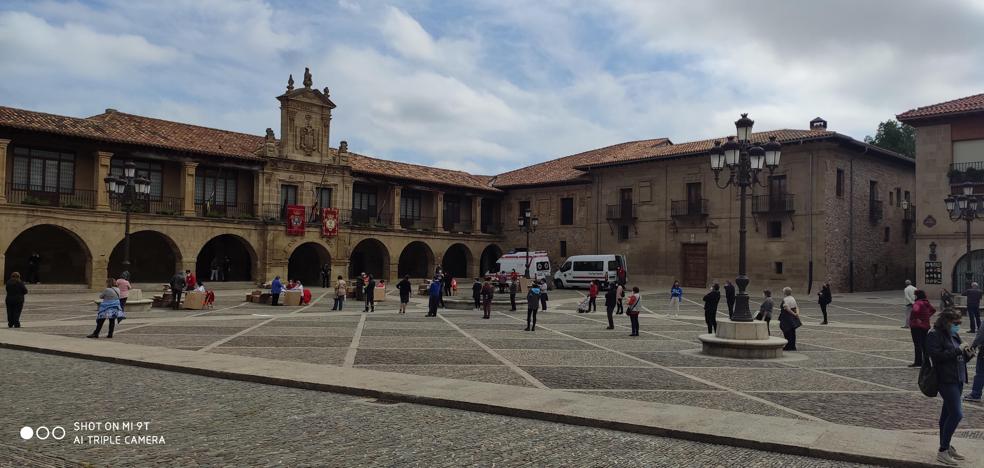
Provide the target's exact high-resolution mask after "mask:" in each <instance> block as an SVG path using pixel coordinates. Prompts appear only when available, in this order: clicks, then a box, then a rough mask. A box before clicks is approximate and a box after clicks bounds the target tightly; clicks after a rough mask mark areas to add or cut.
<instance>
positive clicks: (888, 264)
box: [495, 118, 914, 291]
mask: <svg viewBox="0 0 984 468" xmlns="http://www.w3.org/2000/svg"><path fill="white" fill-rule="evenodd" d="M771 136H775V137H777V139H778V141H779V142H781V143H782V144H783V153H782V160H781V164H780V166H779V168H778V169H777V170H776V172H775V173H774V174H772V175H769V174H768V173H767V171H766V172H763V173H762V174H760V180H761V182H762V183H763V184H764V185H765V187H756V188H755V189H753V190H752V196H751V198H750V200H749V202H750V203H749V205H750V206H749V208H748V210H749V211H748V212H749V216H750V217H749V224H748V231H749V234H748V249H749V250H748V273H749V276H750V277H752V278H753V280H755V281H757V284H754V285H753V287H762V286H766V285H767V286H771V287H776V286H785V285H788V286H793V287H796V288H802V289H801V290H803V289H806V288H807V286H808V285H811V286H812V288H813V289H814V290H815V289H816V286H817V284H818V283H819V282H822V281H825V280H829V281H830V282H831V285H832V286H833V287H834V288H835V290H839V291H852V290H872V289H882V288H885V287H888V286H889V285H894V284H900V283H901V282H902V281H904V279H905V278H906V277H910V276H912V275H913V273H914V272H913V269H914V266H913V262H914V259H913V251H914V249H913V245H912V233H913V223H912V221H913V218H912V209H911V205H909V204H906V206H910V208H909V209H903V204H905V201H906V200H911V193H912V191H913V187H914V177H913V161H912V159H911V158H907V157H905V156H902V155H899V154H896V153H893V152H891V151H886V150H884V149H881V148H877V147H874V146H871V145H868V144H865V143H863V142H860V141H857V140H855V139H853V138H850V137H848V136H845V135H842V134H839V133H836V132H833V131H829V130H827V122H825V121H823V120H822V119H819V118H818V119H814V121H812V122H810V129H809V130H775V131H768V132H761V133H756V134H755V135H754V136H753V141H758V142H765V141H767V140H768V138H769V137H771ZM719 140H724V138H719ZM713 142H714V139H708V140H701V141H693V142H685V143H679V144H676V143H673V142H671V141H670V140H668V139H665V138H661V139H654V140H643V141H636V142H629V143H622V144H619V145H614V146H610V147H606V148H600V149H596V150H592V151H588V152H584V153H579V154H576V155H572V156H567V157H564V158H560V159H556V160H553V161H548V162H546V163H542V164H538V165H534V166H530V167H526V168H522V169H519V170H516V171H512V172H508V173H505V174H501V175H499V176H497V177H496V180H495V186H496V187H497V188H500V189H503V190H505V191H506V195H505V201H504V207H505V208H504V210H503V217H504V218H505V219H515V218H516V217H518V214H519V212H520V210H521V209H522V208H523V207H526V206H530V207H532V209H533V213H534V214H536V215H538V216H539V220H540V223H539V227H538V229H537V231H536V233H535V235H534V238H535V240H536V242H535V244H534V246H533V248H535V249H537V250H547V251H548V252H549V254H550V256H551V259H552V261H554V263H559V262H560V261H562V260H563V258H564V257H566V256H568V255H573V254H578V253H621V254H625V255H626V256H627V257H628V262H629V272H630V275H632V276H633V277H635V278H639V279H641V280H643V281H645V282H655V283H657V284H663V285H669V284H670V283H671V282H672V281H673V280H674V279H677V280H680V281H681V282H682V283H683V284H684V285H685V286H689V287H700V288H703V287H705V286H706V285H707V284H709V283H711V282H714V281H721V282H723V281H724V280H725V279H731V278H733V277H734V276H735V272H736V270H737V258H738V224H739V221H738V207H739V203H738V195H737V193H738V192H737V189H736V188H728V189H726V190H721V189H718V188H717V187H716V186H715V183H716V182H715V178H714V174H713V171H711V169H710V165H709V159H708V157H707V156H708V150H709V149H710V148H711V146H712V144H713ZM727 177H728V174H727V171H725V172H724V173H723V174H722V178H721V180H720V182H721V183H724V182H725V181H726V180H727ZM506 226H507V229H506V231H505V233H506V238H507V241H506V243H505V244H506V245H507V246H508V247H509V248H516V247H521V246H523V245H524V242H525V237H524V236H523V234H522V232H521V231H520V230H519V229H518V228H517V227H515V226H514V224H513V223H510V224H507V225H506ZM640 277H641V278H640Z"/></svg>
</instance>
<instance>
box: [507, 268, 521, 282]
mask: <svg viewBox="0 0 984 468" xmlns="http://www.w3.org/2000/svg"><path fill="white" fill-rule="evenodd" d="M509 281H512V282H514V283H515V282H516V281H519V273H516V269H515V268H513V269H512V271H511V272H510V273H509Z"/></svg>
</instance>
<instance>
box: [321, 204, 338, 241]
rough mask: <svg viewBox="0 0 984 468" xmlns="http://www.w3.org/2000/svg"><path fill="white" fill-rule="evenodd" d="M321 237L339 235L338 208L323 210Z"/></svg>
mask: <svg viewBox="0 0 984 468" xmlns="http://www.w3.org/2000/svg"><path fill="white" fill-rule="evenodd" d="M321 235H322V236H323V237H335V236H336V235H338V208H322V209H321Z"/></svg>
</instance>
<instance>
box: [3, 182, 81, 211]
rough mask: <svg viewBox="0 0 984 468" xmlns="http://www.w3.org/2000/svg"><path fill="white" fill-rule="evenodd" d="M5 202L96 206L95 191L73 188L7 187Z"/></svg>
mask: <svg viewBox="0 0 984 468" xmlns="http://www.w3.org/2000/svg"><path fill="white" fill-rule="evenodd" d="M7 203H10V204H21V205H31V206H47V207H52V208H73V209H84V210H91V209H93V208H95V206H96V191H95V190H81V189H75V190H71V191H61V192H58V191H46V190H43V187H35V186H31V187H23V188H14V187H10V186H8V187H7Z"/></svg>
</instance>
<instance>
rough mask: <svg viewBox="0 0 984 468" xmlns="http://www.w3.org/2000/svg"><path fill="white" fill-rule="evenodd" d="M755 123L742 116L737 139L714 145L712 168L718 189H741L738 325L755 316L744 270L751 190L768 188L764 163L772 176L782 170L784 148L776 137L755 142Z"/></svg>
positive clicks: (735, 319) (738, 121) (737, 125)
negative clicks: (725, 175)
mask: <svg viewBox="0 0 984 468" xmlns="http://www.w3.org/2000/svg"><path fill="white" fill-rule="evenodd" d="M754 124H755V122H754V121H753V120H752V119H749V118H748V114H741V118H740V119H738V120H737V121H736V122H735V128H736V129H737V138H736V137H734V136H729V137H728V141H727V142H725V143H724V145H721V142H720V141H715V142H714V147H713V148H711V151H710V156H711V169H712V170H713V171H714V183H715V184H716V185H717V186H718V188H721V189H725V188H728V187H731V186H737V187H738V190H739V197H738V198H739V200H740V204H739V208H738V220H739V221H738V277H737V278H736V279H735V284H736V285H738V294H737V295H736V296H735V312H734V314H733V315H732V318H731V320H733V321H735V322H751V321H752V314H751V311H749V309H748V292H747V291H746V288H747V287H748V276H746V271H745V263H746V262H745V256H746V253H745V251H746V245H745V244H746V237H747V229H746V221H745V205H746V198H747V193H748V188H749V187H752V186H753V185H759V186H761V187H765V186H766V184H764V183H762V182H761V181H759V179H758V174H759V172H761V171H762V166H763V164H764V165H765V167H766V168H768V169H769V174H772V173H773V172H774V171H775V170H776V168H777V167H779V156H780V154H781V151H782V145H780V144H779V142H778V141H776V137H774V136H772V137H769V142H768V143H766V144H765V145H764V146H759V145H758V144H757V143H752V141H751V136H752V125H754ZM725 166H727V168H728V172H729V173H730V175H729V176H728V180H727V181H725V182H724V184H723V185H722V184H721V182H720V177H721V171H722V170H723V169H724V168H725Z"/></svg>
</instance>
